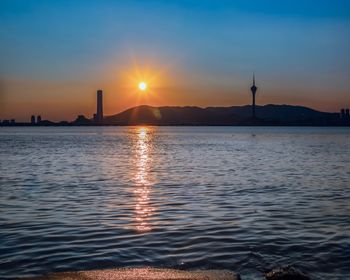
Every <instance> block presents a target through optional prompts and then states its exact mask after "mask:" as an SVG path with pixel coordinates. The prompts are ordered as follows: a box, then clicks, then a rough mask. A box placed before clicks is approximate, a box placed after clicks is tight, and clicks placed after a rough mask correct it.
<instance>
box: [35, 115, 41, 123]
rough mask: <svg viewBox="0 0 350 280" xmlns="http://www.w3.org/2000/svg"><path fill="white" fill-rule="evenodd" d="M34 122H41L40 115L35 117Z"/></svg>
mask: <svg viewBox="0 0 350 280" xmlns="http://www.w3.org/2000/svg"><path fill="white" fill-rule="evenodd" d="M36 123H41V116H40V115H39V116H38V117H37V118H36Z"/></svg>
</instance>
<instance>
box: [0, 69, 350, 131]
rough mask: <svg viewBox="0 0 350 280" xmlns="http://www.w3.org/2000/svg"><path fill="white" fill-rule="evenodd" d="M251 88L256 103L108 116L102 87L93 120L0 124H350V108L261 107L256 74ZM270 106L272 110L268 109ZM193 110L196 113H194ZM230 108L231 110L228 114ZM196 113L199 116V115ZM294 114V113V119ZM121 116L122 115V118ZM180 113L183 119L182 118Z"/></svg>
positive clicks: (1, 123) (9, 122)
mask: <svg viewBox="0 0 350 280" xmlns="http://www.w3.org/2000/svg"><path fill="white" fill-rule="evenodd" d="M250 90H251V93H252V105H247V106H233V107H216V108H215V107H208V108H204V109H203V108H199V107H171V106H167V107H151V106H146V105H143V106H138V107H134V108H131V109H128V110H126V111H124V112H121V113H119V114H117V115H113V116H108V117H104V115H103V91H102V90H101V89H99V90H97V93H96V105H97V106H96V113H95V114H93V117H92V118H91V119H88V118H86V117H85V116H84V115H78V117H77V118H76V119H75V120H74V121H72V122H68V121H60V122H52V121H49V120H42V118H41V115H38V116H37V117H35V115H32V116H31V118H30V122H28V123H17V122H16V121H15V119H10V120H8V119H5V120H0V126H107V125H142V124H144V125H218V126H219V125H235V126H240V125H241V126H255V125H257V126H350V115H349V108H342V109H341V110H340V114H338V113H323V112H318V111H315V110H313V109H310V108H307V107H301V106H291V105H272V104H270V105H265V106H257V105H256V103H255V100H256V93H257V90H258V87H257V86H256V84H255V74H253V83H252V86H251V87H250ZM267 107H268V110H269V111H268V110H266V109H267ZM139 108H141V110H139ZM169 108H172V112H168V111H167V109H169ZM145 110H146V111H145ZM191 110H192V112H190V111H191ZM230 110H231V111H230ZM293 110H294V111H293ZM302 110H304V111H302ZM141 111H142V112H141ZM161 111H163V115H164V116H165V115H166V116H167V117H166V118H164V119H166V121H164V120H161V119H160V118H161V117H162V114H161ZM174 111H178V114H172V113H173V112H174ZM199 111H201V112H199ZM219 111H221V112H219ZM227 111H230V112H229V113H228V112H227ZM281 111H282V112H281ZM155 112H156V113H155ZM215 112H216V113H217V114H215ZM249 112H250V113H249ZM135 113H138V114H141V115H143V116H144V118H142V117H140V119H132V116H134V115H135ZM311 113H313V114H311ZM125 114H126V115H128V114H129V117H130V119H129V120H127V119H125V118H124V115H125ZM186 114H188V115H191V116H192V118H193V119H192V120H191V119H189V118H188V116H187V115H186ZM196 114H197V115H198V116H196ZM298 114H299V115H298ZM152 115H154V116H152ZM203 115H204V116H203ZM289 115H291V117H289ZM292 115H293V116H294V119H293V117H292ZM118 116H120V117H119V120H118ZM159 116H160V118H159ZM179 116H180V117H183V118H182V119H179ZM219 116H220V117H221V118H220V117H219ZM303 116H304V119H303ZM176 118H177V119H176Z"/></svg>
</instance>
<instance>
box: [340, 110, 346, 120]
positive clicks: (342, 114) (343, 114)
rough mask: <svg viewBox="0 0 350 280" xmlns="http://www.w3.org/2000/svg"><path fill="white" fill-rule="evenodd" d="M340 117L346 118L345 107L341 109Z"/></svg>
mask: <svg viewBox="0 0 350 280" xmlns="http://www.w3.org/2000/svg"><path fill="white" fill-rule="evenodd" d="M340 118H341V119H342V120H344V119H345V109H341V110H340Z"/></svg>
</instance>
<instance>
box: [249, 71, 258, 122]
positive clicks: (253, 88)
mask: <svg viewBox="0 0 350 280" xmlns="http://www.w3.org/2000/svg"><path fill="white" fill-rule="evenodd" d="M250 90H251V91H252V95H253V103H252V118H253V119H255V117H256V116H255V94H256V92H257V90H258V88H257V87H256V86H255V74H254V73H253V85H252V87H251V88H250Z"/></svg>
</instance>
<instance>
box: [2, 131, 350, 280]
mask: <svg viewBox="0 0 350 280" xmlns="http://www.w3.org/2000/svg"><path fill="white" fill-rule="evenodd" d="M289 265H290V266H293V267H294V268H296V269H298V270H300V271H301V272H302V273H305V274H307V275H308V276H309V277H310V278H311V279H342V280H343V279H350V128H345V127H343V128H340V127H339V128H335V127H152V126H134V127H2V128H0V279H13V278H21V277H32V276H40V275H46V274H48V273H52V272H63V271H78V270H93V269H110V268H121V267H123V268H124V267H128V268H132V267H156V268H175V269H183V270H201V269H227V270H230V271H234V272H237V273H239V274H240V275H241V277H242V279H243V280H245V279H254V280H255V279H263V278H264V272H266V271H267V270H269V269H271V268H275V267H285V266H289Z"/></svg>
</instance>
